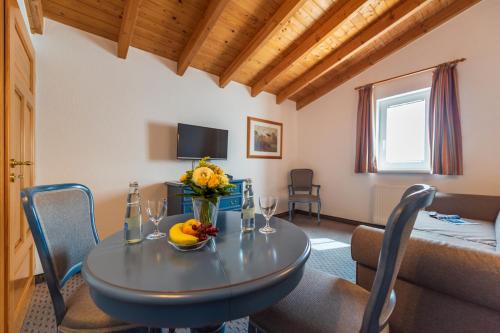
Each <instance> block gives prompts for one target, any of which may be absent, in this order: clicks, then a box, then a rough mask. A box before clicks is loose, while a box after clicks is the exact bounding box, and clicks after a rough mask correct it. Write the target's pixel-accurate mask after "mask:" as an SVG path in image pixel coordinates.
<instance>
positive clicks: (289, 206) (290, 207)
mask: <svg viewBox="0 0 500 333" xmlns="http://www.w3.org/2000/svg"><path fill="white" fill-rule="evenodd" d="M288 221H290V222H292V203H291V202H289V203H288Z"/></svg>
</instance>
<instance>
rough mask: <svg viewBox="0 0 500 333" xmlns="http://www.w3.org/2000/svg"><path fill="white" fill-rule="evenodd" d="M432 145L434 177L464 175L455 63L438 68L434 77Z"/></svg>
mask: <svg viewBox="0 0 500 333" xmlns="http://www.w3.org/2000/svg"><path fill="white" fill-rule="evenodd" d="M429 142H430V151H431V169H432V173H433V174H437V175H462V174H463V161H462V159H463V157H462V130H461V125H460V110H459V103H458V80H457V69H456V64H455V63H454V64H443V65H439V66H438V67H437V69H436V70H435V71H434V74H433V77H432V89H431V96H430V106H429Z"/></svg>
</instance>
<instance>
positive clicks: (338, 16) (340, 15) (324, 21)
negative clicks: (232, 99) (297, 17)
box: [251, 0, 365, 97]
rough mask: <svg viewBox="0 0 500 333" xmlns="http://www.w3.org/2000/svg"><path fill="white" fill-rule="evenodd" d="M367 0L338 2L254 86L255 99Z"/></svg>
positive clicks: (343, 0)
mask: <svg viewBox="0 0 500 333" xmlns="http://www.w3.org/2000/svg"><path fill="white" fill-rule="evenodd" d="M364 2H365V0H338V1H337V2H336V3H335V4H334V5H333V6H331V7H330V9H329V10H328V11H327V12H326V13H325V14H324V15H323V16H322V17H321V18H320V19H319V20H318V21H316V22H315V23H314V25H313V26H311V27H310V28H309V29H308V30H307V31H306V32H305V33H304V34H303V35H302V36H303V37H304V38H303V40H298V41H297V43H296V46H295V47H294V48H293V50H291V51H290V52H289V53H288V54H287V55H286V56H285V57H284V58H283V60H281V61H280V62H279V63H278V64H276V65H275V66H273V67H272V68H270V69H269V71H267V72H266V74H265V75H264V76H263V77H262V78H261V79H259V80H258V81H257V82H256V83H255V84H254V85H253V86H252V90H251V94H252V96H253V97H255V96H257V95H258V94H260V93H261V92H262V91H263V90H264V88H265V87H266V86H267V85H268V84H269V83H270V82H272V81H273V80H274V79H276V78H277V77H278V75H280V74H281V73H282V72H283V71H285V70H286V69H288V68H289V67H290V66H291V65H292V64H293V63H294V62H295V61H297V60H298V59H299V58H300V57H301V56H303V55H304V54H305V53H306V52H307V51H309V50H310V49H311V48H312V47H313V46H315V45H317V44H318V43H320V42H322V41H323V40H324V39H325V38H326V37H327V36H328V34H329V33H330V32H332V30H333V29H334V28H336V27H337V26H338V25H339V24H340V23H342V21H344V20H345V19H346V18H347V17H349V16H350V15H351V14H352V13H353V12H355V11H356V9H357V8H358V7H359V6H361V5H362V4H363V3H364Z"/></svg>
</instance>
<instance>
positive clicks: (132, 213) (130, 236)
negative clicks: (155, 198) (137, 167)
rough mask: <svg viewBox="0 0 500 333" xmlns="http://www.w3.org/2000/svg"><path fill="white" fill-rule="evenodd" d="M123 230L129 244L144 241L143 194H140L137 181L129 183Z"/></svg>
mask: <svg viewBox="0 0 500 333" xmlns="http://www.w3.org/2000/svg"><path fill="white" fill-rule="evenodd" d="M123 231H124V235H125V242H126V243H127V244H135V243H139V242H140V241H142V214H141V195H140V194H139V184H138V183H137V182H130V183H129V188H128V195H127V210H126V211H125V223H123Z"/></svg>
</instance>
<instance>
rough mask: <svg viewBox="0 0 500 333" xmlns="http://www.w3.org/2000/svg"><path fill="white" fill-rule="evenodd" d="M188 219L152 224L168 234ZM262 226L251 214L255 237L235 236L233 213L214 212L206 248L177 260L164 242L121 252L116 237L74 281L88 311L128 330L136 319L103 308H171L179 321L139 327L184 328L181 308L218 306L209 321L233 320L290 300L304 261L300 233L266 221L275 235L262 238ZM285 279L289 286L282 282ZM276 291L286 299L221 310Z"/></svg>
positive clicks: (179, 217)
mask: <svg viewBox="0 0 500 333" xmlns="http://www.w3.org/2000/svg"><path fill="white" fill-rule="evenodd" d="M191 216H192V215H189V214H186V215H176V216H170V217H167V218H166V219H164V221H163V222H161V223H160V230H161V231H163V232H167V233H168V229H169V228H170V226H171V225H173V224H174V223H178V222H183V221H185V220H187V219H188V218H191ZM264 224H265V220H264V218H263V217H262V215H260V214H257V216H256V230H255V231H254V232H250V233H241V232H240V213H239V212H219V216H218V221H217V227H218V228H219V230H220V232H219V235H218V236H217V237H216V238H215V239H214V240H213V241H212V242H211V243H210V242H209V245H208V246H206V247H204V248H203V249H201V250H199V251H195V252H179V251H177V250H175V249H174V248H173V247H172V246H171V245H170V244H168V243H167V240H166V238H163V239H159V240H144V241H143V242H141V243H139V244H135V245H125V244H124V241H123V234H122V232H118V233H116V234H114V235H112V236H110V237H108V238H106V239H105V240H103V241H102V242H100V243H99V245H98V246H97V247H96V248H94V249H93V250H92V251H91V252H90V253H89V255H88V256H87V258H86V259H85V261H84V264H83V267H82V275H83V277H84V279H85V280H86V282H87V283H88V284H89V287H90V290H91V294H92V296H93V298H94V301H96V304H97V305H98V306H100V307H101V308H102V309H103V310H104V311H106V312H108V313H110V314H111V315H114V316H117V313H118V314H119V315H118V317H119V318H120V319H123V320H129V321H134V322H135V321H137V320H138V317H137V318H136V317H135V316H134V315H133V314H130V315H127V314H122V313H123V311H121V312H118V310H116V311H115V309H114V308H110V307H111V305H110V304H111V303H113V304H120V303H124V302H126V303H128V304H129V305H130V304H136V305H137V306H150V307H151V306H155V307H164V308H165V309H171V310H172V309H174V308H175V309H176V310H175V311H170V312H171V313H172V314H173V313H174V312H177V313H180V314H181V315H179V314H177V318H173V317H172V318H168V316H164V317H165V319H164V321H162V322H158V319H155V321H154V322H150V321H148V320H147V319H144V320H142V319H141V322H142V323H145V324H150V325H152V324H157V325H158V324H162V325H166V324H174V325H176V327H180V326H178V325H182V324H186V325H185V326H189V324H191V323H192V321H190V322H189V323H188V322H185V321H183V320H181V319H180V317H182V313H183V312H182V311H183V310H182V309H183V307H186V309H185V310H186V311H189V308H190V307H189V306H190V305H191V306H194V305H196V306H199V305H200V304H207V306H208V305H209V304H211V306H212V308H213V307H214V304H219V305H220V306H221V311H220V312H221V316H220V318H212V319H213V320H215V319H217V320H219V321H224V320H229V319H235V318H237V317H238V316H242V315H248V314H249V313H251V312H252V311H256V310H259V309H262V308H263V307H265V306H269V305H271V304H272V303H273V302H276V301H278V300H279V299H280V298H281V297H283V296H284V295H283V294H285V295H286V293H288V292H290V291H291V290H292V289H293V287H295V285H296V283H298V281H300V278H301V276H302V270H303V266H304V264H305V262H306V260H307V258H308V256H309V253H310V243H309V239H308V237H307V236H306V234H305V233H304V232H303V231H302V230H301V229H300V228H298V227H296V226H295V225H293V224H291V223H289V222H287V221H284V220H282V219H279V218H273V219H272V220H271V226H272V227H274V228H276V229H277V232H276V233H274V234H269V235H263V234H261V233H259V232H258V230H257V229H258V228H259V227H261V226H263V225H264ZM144 229H145V230H144V231H145V234H147V233H149V232H151V229H152V225H151V223H147V224H146V225H145V228H144ZM299 275H300V276H299ZM292 277H293V280H294V281H293V282H290V281H288V280H289V279H291V278H292ZM280 283H283V285H284V286H285V285H287V286H286V288H285V289H286V290H288V289H290V290H288V291H287V292H286V293H285V291H279V290H278V291H277V292H276V295H275V296H274V297H267V299H266V297H264V299H258V300H257V299H256V300H255V302H254V303H255V307H250V308H248V305H245V306H244V307H245V310H242V309H238V310H237V309H234V310H235V311H233V309H232V308H231V306H232V305H231V304H233V306H236V305H235V304H236V303H231V304H230V303H229V302H230V301H231V300H236V299H237V298H238V297H245V298H246V299H247V301H251V298H248V297H251V295H252V294H255V295H256V296H257V295H258V294H259V293H258V292H259V291H262V290H266V289H269V290H271V289H273V288H277V286H279V284H280ZM287 283H288V284H287ZM278 289H279V288H278ZM261 298H262V297H261ZM100 303H101V304H100ZM267 303H269V304H267ZM116 306H117V305H114V306H113V307H116ZM191 308H192V307H191ZM240 308H241V307H240ZM122 310H123V309H122ZM179 311H180V312H179ZM243 312H248V313H243ZM212 316H213V315H212ZM205 321H206V320H205ZM205 321H203V319H200V321H199V322H197V323H196V324H205ZM164 327H166V326H164ZM169 327H174V326H172V325H171V326H169Z"/></svg>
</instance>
